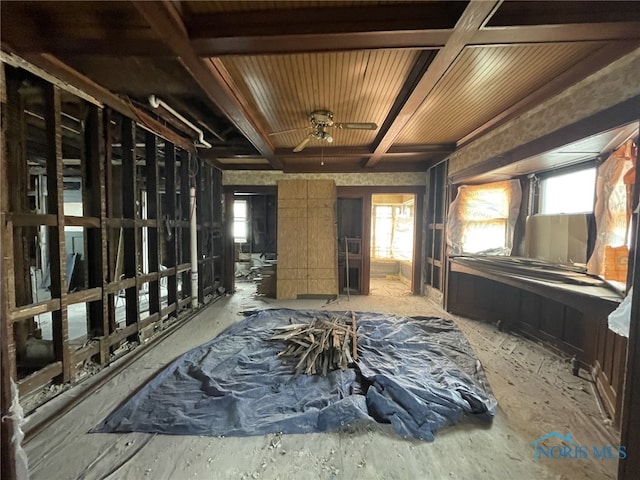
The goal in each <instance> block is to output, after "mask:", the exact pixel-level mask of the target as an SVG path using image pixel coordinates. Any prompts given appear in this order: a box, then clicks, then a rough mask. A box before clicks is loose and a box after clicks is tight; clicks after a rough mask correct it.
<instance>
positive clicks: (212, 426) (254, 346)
mask: <svg viewBox="0 0 640 480" xmlns="http://www.w3.org/2000/svg"><path fill="white" fill-rule="evenodd" d="M336 316H345V317H346V318H348V319H350V318H351V313H350V312H329V311H315V310H314V311H312V310H304V311H303V310H289V309H272V310H262V311H258V312H255V313H253V314H251V315H250V316H249V317H247V318H246V319H244V320H243V321H241V322H239V323H237V324H235V325H233V326H232V327H230V328H229V329H227V330H226V331H225V332H223V333H222V334H221V335H219V336H218V337H216V338H214V339H213V340H211V341H209V342H207V343H205V344H203V345H201V346H199V347H197V348H194V349H193V350H191V351H189V352H187V353H185V354H184V355H182V356H181V357H179V358H178V359H177V360H175V361H174V362H173V363H172V364H170V365H169V366H168V367H167V368H165V369H164V370H163V371H162V372H160V373H159V374H158V375H157V376H156V377H155V378H154V379H153V380H151V381H150V382H149V383H148V384H146V385H145V386H144V387H142V389H141V390H139V391H138V392H137V393H135V394H134V395H133V396H132V397H131V398H130V399H129V400H127V401H126V402H125V403H124V404H123V405H121V406H120V407H119V408H118V409H116V410H115V411H114V412H112V413H111V414H110V415H109V416H108V417H107V418H106V419H105V420H104V421H103V422H102V423H101V424H99V425H98V426H97V427H95V428H94V429H93V430H92V431H93V432H149V433H164V434H175V435H211V436H218V435H224V436H232V435H234V436H246V435H261V434H269V433H276V432H283V433H307V432H322V431H328V430H336V429H339V428H341V427H343V426H345V425H349V424H352V423H354V422H357V421H377V422H380V423H391V425H392V426H393V429H394V430H395V431H396V432H398V433H399V434H400V435H402V436H405V437H412V438H418V439H423V440H429V441H430V440H433V438H434V433H435V432H436V430H437V429H439V428H440V427H442V426H444V425H448V424H452V423H455V422H457V421H459V420H460V419H461V417H462V416H463V415H464V414H473V415H477V416H480V417H482V418H484V419H486V420H491V418H493V416H494V415H495V411H496V400H495V398H494V397H493V395H492V394H491V390H490V388H489V385H488V383H487V381H486V377H485V375H484V372H483V371H482V369H481V368H480V363H479V362H478V360H477V359H476V357H475V355H474V353H473V351H472V349H471V347H470V346H469V344H468V342H467V341H466V339H465V338H464V335H463V334H462V332H461V331H460V330H459V329H458V328H457V327H456V326H455V325H454V324H453V322H451V321H449V320H444V319H440V318H427V317H420V318H417V317H414V318H408V317H397V316H390V315H384V314H380V313H356V318H357V328H358V355H359V359H358V361H357V362H356V364H355V365H353V366H351V367H350V368H348V369H347V370H345V371H340V370H337V371H333V372H330V373H329V374H328V375H327V376H326V377H321V376H316V375H313V376H307V375H300V376H299V377H294V376H293V374H292V373H293V368H294V366H293V365H292V364H288V365H283V364H282V363H281V361H280V358H279V357H278V356H277V354H278V352H279V351H281V350H283V349H284V343H283V342H281V341H274V340H270V338H271V336H272V335H274V333H276V332H274V328H275V327H277V326H282V325H287V324H289V323H303V322H311V321H312V320H313V319H314V318H327V319H329V318H335V317H336ZM290 319H292V320H290Z"/></svg>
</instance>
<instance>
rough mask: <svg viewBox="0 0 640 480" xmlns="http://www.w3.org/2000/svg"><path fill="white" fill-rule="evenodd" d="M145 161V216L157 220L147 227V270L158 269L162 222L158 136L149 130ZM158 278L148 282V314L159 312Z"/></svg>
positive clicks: (160, 294) (159, 293) (156, 270)
mask: <svg viewBox="0 0 640 480" xmlns="http://www.w3.org/2000/svg"><path fill="white" fill-rule="evenodd" d="M145 161H146V166H145V170H146V172H145V173H146V177H147V217H148V218H149V219H156V220H158V223H157V226H156V227H155V228H154V227H152V228H149V229H148V233H147V242H148V245H147V248H148V258H149V272H150V273H151V272H159V271H160V238H159V237H160V236H159V230H160V229H161V228H162V222H161V221H160V219H159V215H158V214H159V209H158V207H159V205H160V189H159V187H158V138H157V137H156V136H155V135H154V134H153V133H151V132H149V131H147V132H146V133H145ZM161 296H162V293H161V291H160V279H159V278H158V279H155V280H152V281H150V282H149V314H150V315H153V314H155V313H159V312H160V310H161V304H160V298H161Z"/></svg>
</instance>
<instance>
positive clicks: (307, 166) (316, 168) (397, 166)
mask: <svg viewBox="0 0 640 480" xmlns="http://www.w3.org/2000/svg"><path fill="white" fill-rule="evenodd" d="M434 163H436V162H434V161H421V162H398V163H395V162H394V163H391V162H390V163H386V162H385V163H381V164H379V165H376V166H375V167H374V168H366V167H363V166H362V165H361V164H360V163H343V162H341V163H336V162H332V161H327V160H326V159H325V164H324V165H320V163H319V162H315V163H293V164H285V167H284V172H285V173H372V172H422V173H424V172H426V171H427V170H428V168H429V167H430V166H432V165H433V164H434ZM233 168H235V166H234V167H233Z"/></svg>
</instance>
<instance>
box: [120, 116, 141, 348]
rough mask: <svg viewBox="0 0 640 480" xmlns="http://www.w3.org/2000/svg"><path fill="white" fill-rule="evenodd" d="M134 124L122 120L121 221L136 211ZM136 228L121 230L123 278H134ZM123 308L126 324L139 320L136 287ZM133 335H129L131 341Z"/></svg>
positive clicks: (128, 294)
mask: <svg viewBox="0 0 640 480" xmlns="http://www.w3.org/2000/svg"><path fill="white" fill-rule="evenodd" d="M135 138H136V135H135V125H134V123H133V122H132V121H131V120H130V119H128V118H123V119H122V216H123V217H124V218H125V219H132V220H135V219H136V218H137V217H138V208H137V200H138V195H137V179H136V155H135ZM137 233H138V228H137V227H136V226H134V225H125V226H124V229H123V235H122V238H123V243H124V256H123V257H124V263H123V267H124V276H125V278H135V277H136V276H137V275H138V241H137ZM125 298H126V300H127V305H126V309H125V315H126V324H127V325H133V324H135V323H138V320H139V312H140V309H139V303H140V299H139V296H138V286H137V285H135V286H132V287H130V288H127V289H126V290H125ZM136 338H137V335H134V336H131V337H130V340H135V339H136Z"/></svg>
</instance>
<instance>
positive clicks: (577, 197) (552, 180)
mask: <svg viewBox="0 0 640 480" xmlns="http://www.w3.org/2000/svg"><path fill="white" fill-rule="evenodd" d="M595 186H596V168H595V167H592V168H587V169H584V170H578V171H574V172H570V173H565V174H562V175H554V176H552V177H547V178H544V179H542V180H541V181H540V213H547V214H558V213H583V212H584V213H589V212H592V211H593V200H594V196H595Z"/></svg>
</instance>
